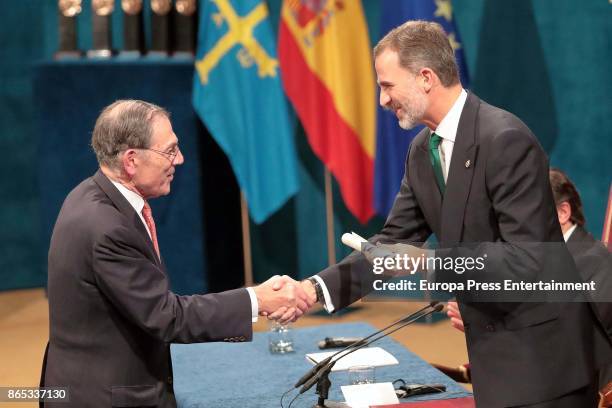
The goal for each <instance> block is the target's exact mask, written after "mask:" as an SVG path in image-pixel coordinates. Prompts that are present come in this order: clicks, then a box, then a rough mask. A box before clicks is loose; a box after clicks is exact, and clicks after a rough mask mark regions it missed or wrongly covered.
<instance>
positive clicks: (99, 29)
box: [87, 0, 115, 58]
mask: <svg viewBox="0 0 612 408" xmlns="http://www.w3.org/2000/svg"><path fill="white" fill-rule="evenodd" d="M114 8H115V2H114V0H92V1H91V9H92V12H93V13H92V27H93V48H92V49H91V50H89V51H87V56H88V57H90V58H109V57H111V56H112V55H113V52H112V46H111V43H112V42H111V15H112V14H113V9H114Z"/></svg>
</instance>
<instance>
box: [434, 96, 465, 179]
mask: <svg viewBox="0 0 612 408" xmlns="http://www.w3.org/2000/svg"><path fill="white" fill-rule="evenodd" d="M466 100H467V92H466V91H465V89H462V90H461V94H459V97H458V98H457V100H456V101H455V103H454V104H453V106H452V107H451V108H450V110H449V111H448V113H447V114H446V116H444V118H443V119H442V121H441V122H440V124H438V127H437V128H436V130H435V131H434V132H435V134H436V135H438V136H440V137H441V138H442V143H440V146H438V150H439V151H440V161H441V162H442V164H443V166H442V173H443V175H444V182H446V180H447V179H448V171H449V169H450V163H451V157H452V156H453V147H454V146H455V138H456V137H457V129H458V128H459V118H460V117H461V112H463V107H464V106H465V101H466Z"/></svg>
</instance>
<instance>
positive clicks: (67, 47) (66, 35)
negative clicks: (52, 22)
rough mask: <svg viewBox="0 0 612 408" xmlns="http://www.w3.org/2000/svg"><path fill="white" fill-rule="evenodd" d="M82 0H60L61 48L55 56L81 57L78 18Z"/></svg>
mask: <svg viewBox="0 0 612 408" xmlns="http://www.w3.org/2000/svg"><path fill="white" fill-rule="evenodd" d="M81 2H82V0H59V1H58V2H57V6H58V9H59V49H58V50H57V52H56V53H55V58H64V57H80V56H81V52H80V51H79V50H78V48H77V31H76V19H77V16H78V15H79V14H80V13H81V10H82V8H81Z"/></svg>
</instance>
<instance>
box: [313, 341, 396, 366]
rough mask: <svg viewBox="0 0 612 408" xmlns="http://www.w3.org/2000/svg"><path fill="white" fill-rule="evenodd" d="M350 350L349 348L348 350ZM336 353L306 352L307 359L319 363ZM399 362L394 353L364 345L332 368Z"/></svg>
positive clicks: (386, 364)
mask: <svg viewBox="0 0 612 408" xmlns="http://www.w3.org/2000/svg"><path fill="white" fill-rule="evenodd" d="M348 351H350V349H349V350H347V352H348ZM334 353H336V352H335V351H328V352H324V353H311V354H306V360H308V361H310V362H311V363H313V364H317V363H318V362H319V361H322V360H325V359H326V358H327V357H329V356H331V355H333V354H334ZM344 354H346V352H345V353H341V354H339V355H337V356H336V357H334V360H337V359H338V357H340V356H342V355H344ZM395 364H399V362H398V361H397V359H396V358H395V357H393V354H391V353H389V352H388V351H387V350H385V349H383V348H380V347H364V348H362V349H359V350H357V351H355V352H353V353H351V354H349V355H347V356H346V357H343V358H341V359H340V360H339V361H338V362H337V363H336V364H335V365H334V367H333V368H332V371H342V370H348V369H349V368H351V367H354V366H374V367H383V366H388V365H395Z"/></svg>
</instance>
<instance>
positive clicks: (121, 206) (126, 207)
mask: <svg viewBox="0 0 612 408" xmlns="http://www.w3.org/2000/svg"><path fill="white" fill-rule="evenodd" d="M93 179H94V181H95V182H96V184H97V185H98V186H100V189H102V191H104V193H105V194H106V195H107V196H108V198H110V200H111V201H112V202H113V204H114V205H115V207H117V209H118V210H119V211H120V212H121V214H123V215H125V216H126V217H127V219H128V220H130V221H131V223H132V224H133V225H134V228H136V229H137V230H138V232H139V233H140V235H142V237H143V238H144V240H145V242H146V243H147V244H148V246H149V249H150V252H151V253H150V254H149V255H150V256H149V258H151V259H153V260H155V263H156V264H157V265H159V266H161V263H160V260H159V259H158V257H157V253H156V252H155V247H154V246H153V241H151V237H150V236H149V233H148V232H147V229H146V228H145V226H144V224H143V223H142V220H141V219H140V217H139V216H138V214H137V213H136V211H135V210H134V207H132V206H131V205H130V203H129V202H128V201H127V200H126V199H125V197H124V196H123V195H122V194H121V193H120V192H119V190H117V188H116V187H115V186H114V185H113V183H111V181H110V180H109V179H108V177H106V176H105V175H104V173H102V171H100V170H98V171H97V172H96V174H95V175H94V176H93Z"/></svg>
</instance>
